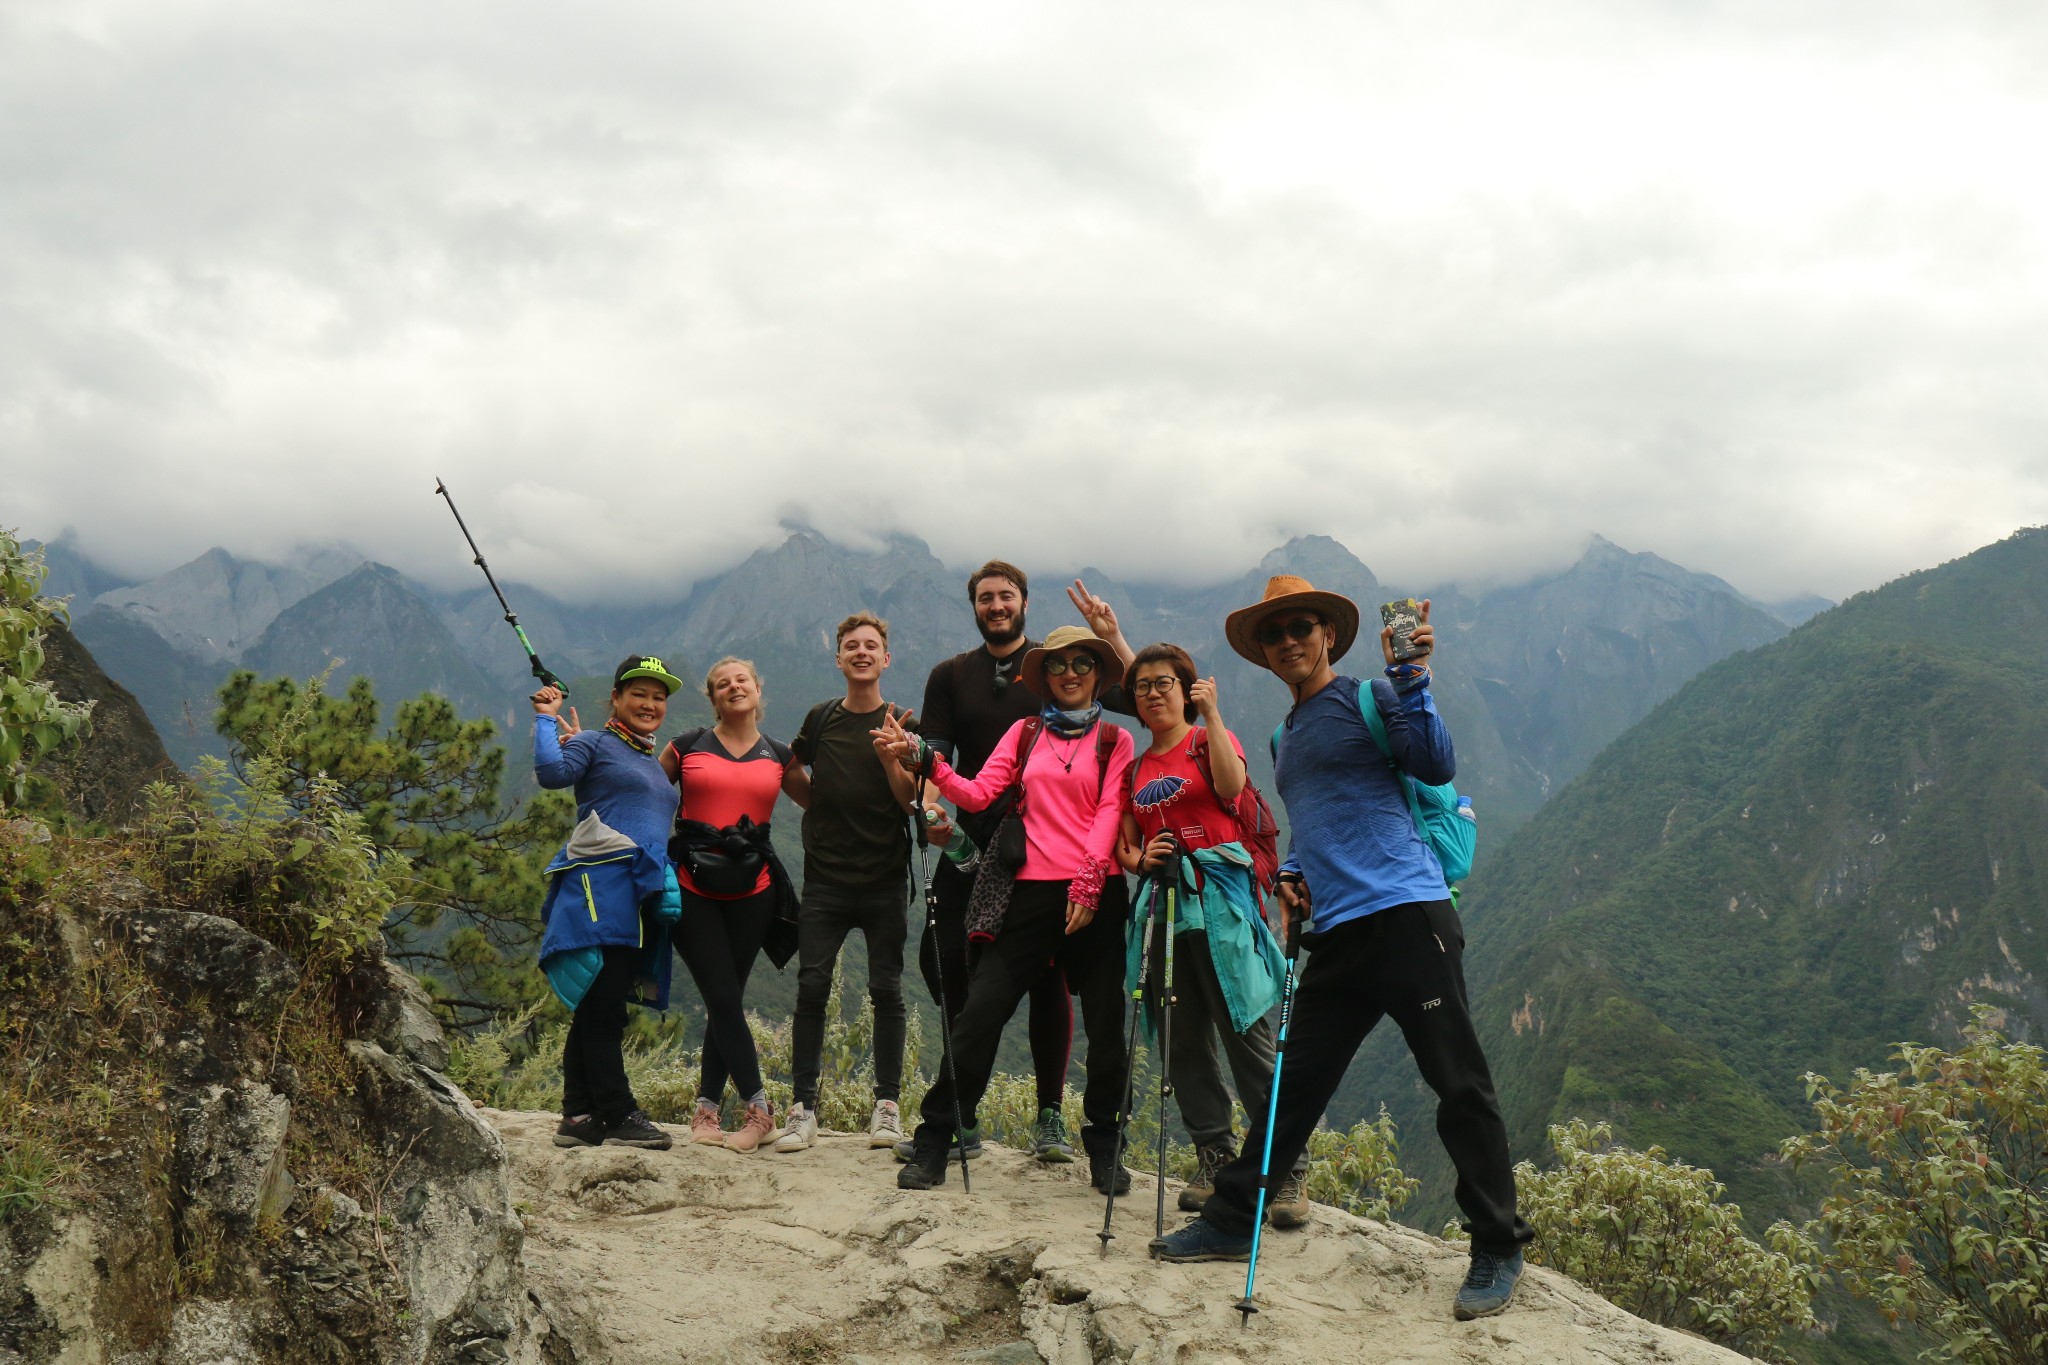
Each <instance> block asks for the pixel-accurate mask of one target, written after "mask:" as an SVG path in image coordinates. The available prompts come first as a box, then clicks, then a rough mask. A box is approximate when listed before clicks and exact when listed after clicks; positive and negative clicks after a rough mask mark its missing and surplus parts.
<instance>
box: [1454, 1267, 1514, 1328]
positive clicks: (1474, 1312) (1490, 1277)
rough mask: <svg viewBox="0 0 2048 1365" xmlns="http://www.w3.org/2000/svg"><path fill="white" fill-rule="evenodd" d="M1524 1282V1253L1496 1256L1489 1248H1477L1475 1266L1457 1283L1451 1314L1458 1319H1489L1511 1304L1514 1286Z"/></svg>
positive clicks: (1467, 1320) (1460, 1320)
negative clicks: (1456, 1295)
mask: <svg viewBox="0 0 2048 1365" xmlns="http://www.w3.org/2000/svg"><path fill="white" fill-rule="evenodd" d="M1521 1282H1522V1253H1521V1252H1519V1251H1518V1252H1516V1253H1515V1254H1514V1255H1512V1256H1496V1255H1494V1254H1493V1253H1492V1252H1490V1251H1475V1252H1473V1253H1472V1265H1471V1267H1470V1268H1469V1269H1467V1270H1466V1272H1465V1283H1463V1284H1461V1285H1459V1286H1458V1298H1457V1301H1456V1302H1455V1303H1453V1304H1452V1305H1451V1316H1452V1317H1454V1318H1456V1319H1457V1320H1458V1321H1459V1322H1470V1321H1471V1320H1472V1319H1474V1318H1490V1317H1492V1316H1493V1315H1494V1314H1495V1313H1498V1312H1500V1311H1501V1310H1502V1309H1503V1308H1506V1307H1507V1306H1508V1302H1509V1301H1510V1300H1511V1299H1513V1298H1514V1297H1515V1286H1516V1285H1518V1284H1520V1283H1521Z"/></svg>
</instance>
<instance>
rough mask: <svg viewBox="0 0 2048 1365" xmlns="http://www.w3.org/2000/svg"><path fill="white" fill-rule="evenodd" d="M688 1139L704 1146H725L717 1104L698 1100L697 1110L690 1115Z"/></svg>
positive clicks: (723, 1130) (723, 1129)
mask: <svg viewBox="0 0 2048 1365" xmlns="http://www.w3.org/2000/svg"><path fill="white" fill-rule="evenodd" d="M690 1141H692V1142H696V1143H701V1144H703V1145H704V1146H706V1147H723V1146H725V1126H724V1125H723V1124H722V1123H720V1122H719V1120H718V1106H717V1105H715V1104H705V1103H703V1102H701V1101H699V1103H698V1105H697V1112H696V1113H694V1114H692V1115H690Z"/></svg>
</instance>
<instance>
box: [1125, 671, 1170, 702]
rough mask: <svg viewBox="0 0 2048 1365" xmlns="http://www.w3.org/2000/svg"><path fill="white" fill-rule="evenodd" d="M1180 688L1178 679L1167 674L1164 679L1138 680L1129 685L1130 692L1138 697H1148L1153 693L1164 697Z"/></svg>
mask: <svg viewBox="0 0 2048 1365" xmlns="http://www.w3.org/2000/svg"><path fill="white" fill-rule="evenodd" d="M1179 686H1180V679H1179V678H1176V677H1174V676H1173V675H1172V674H1168V675H1167V676H1166V677H1164V678H1140V679H1138V680H1137V681H1136V682H1134V683H1132V684H1131V692H1132V693H1133V694H1134V695H1136V696H1140V697H1149V696H1151V695H1152V694H1153V693H1154V692H1157V693H1160V694H1161V695H1164V694H1166V693H1168V692H1171V691H1173V689H1174V688H1176V687H1179Z"/></svg>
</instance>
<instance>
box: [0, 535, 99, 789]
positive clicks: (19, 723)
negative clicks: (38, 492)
mask: <svg viewBox="0 0 2048 1365" xmlns="http://www.w3.org/2000/svg"><path fill="white" fill-rule="evenodd" d="M43 572H44V570H43V557H42V555H41V554H39V553H30V552H28V551H25V550H23V549H22V548H21V541H20V539H19V538H17V537H16V535H15V534H14V532H12V531H8V530H0V808H4V807H6V806H19V805H21V804H22V803H23V802H24V801H25V800H27V798H28V794H29V779H28V770H29V768H30V766H31V765H33V764H34V763H35V761H36V760H37V759H39V758H42V757H43V756H45V755H47V754H51V753H54V752H56V751H57V749H59V748H60V747H62V746H63V745H65V744H68V743H69V742H71V741H72V740H74V739H76V738H77V737H78V736H79V735H81V734H83V733H84V732H85V729H86V726H87V724H88V723H89V721H90V719H91V716H92V705H91V703H89V702H88V703H77V702H67V701H62V700H60V699H59V698H58V696H57V694H56V692H55V691H53V690H52V689H51V688H50V686H49V684H47V683H40V682H37V681H36V674H37V673H39V672H41V671H42V667H43V632H45V631H46V630H48V629H49V628H50V626H51V625H52V624H54V623H55V622H56V621H57V620H58V619H59V618H60V617H61V616H63V614H64V607H63V604H62V603H60V602H52V601H51V600H49V599H48V598H46V597H39V596H37V593H38V592H40V591H41V589H42V586H43Z"/></svg>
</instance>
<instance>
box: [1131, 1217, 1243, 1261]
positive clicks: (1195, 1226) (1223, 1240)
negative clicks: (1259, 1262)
mask: <svg viewBox="0 0 2048 1365" xmlns="http://www.w3.org/2000/svg"><path fill="white" fill-rule="evenodd" d="M1152 1256H1153V1258H1154V1259H1155V1260H1161V1261H1179V1262H1186V1261H1249V1260H1250V1259H1251V1258H1252V1239H1251V1238H1249V1237H1232V1236H1231V1235H1230V1234H1229V1233H1227V1232H1224V1231H1222V1230H1221V1229H1219V1228H1218V1227H1217V1226H1216V1225H1215V1224H1214V1223H1212V1222H1210V1221H1209V1220H1208V1219H1206V1218H1190V1219H1189V1220H1188V1221H1187V1226H1185V1227H1181V1228H1176V1229H1174V1230H1173V1231H1172V1232H1169V1233H1167V1234H1166V1235H1165V1236H1164V1237H1154V1238H1153V1239H1152Z"/></svg>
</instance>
